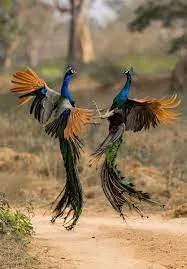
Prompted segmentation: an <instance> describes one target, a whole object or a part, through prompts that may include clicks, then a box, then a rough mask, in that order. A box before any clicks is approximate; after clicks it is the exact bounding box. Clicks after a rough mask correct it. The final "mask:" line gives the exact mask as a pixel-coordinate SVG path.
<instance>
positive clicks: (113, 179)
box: [90, 70, 180, 218]
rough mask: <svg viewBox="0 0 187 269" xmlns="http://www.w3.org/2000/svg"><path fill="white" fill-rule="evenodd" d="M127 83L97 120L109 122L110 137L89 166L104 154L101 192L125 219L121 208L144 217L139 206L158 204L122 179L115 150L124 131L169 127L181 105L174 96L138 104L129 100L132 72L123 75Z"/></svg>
mask: <svg viewBox="0 0 187 269" xmlns="http://www.w3.org/2000/svg"><path fill="white" fill-rule="evenodd" d="M123 74H124V75H125V76H126V78H127V79H126V83H125V85H124V87H123V88H122V89H121V91H120V92H119V93H118V94H117V96H116V97H115V98H114V100H113V103H112V106H111V107H110V109H109V110H108V111H107V112H106V114H105V115H100V118H108V121H109V134H108V136H107V137H106V138H105V140H104V141H103V142H102V143H101V145H100V146H99V147H98V148H97V149H96V150H95V152H94V153H93V154H92V157H93V158H92V159H91V162H90V165H92V164H94V163H97V162H98V161H99V159H100V158H101V156H102V155H103V154H105V160H104V163H103V165H102V168H101V184H102V188H103V191H104V193H105V195H106V197H107V199H108V200H109V202H110V204H111V205H112V206H113V208H114V209H115V210H116V211H117V212H118V213H119V214H120V216H122V218H124V214H123V207H124V206H128V207H129V208H130V209H134V210H135V211H137V212H138V213H139V214H140V215H141V216H143V213H142V211H141V209H140V208H139V206H138V202H140V201H144V202H148V203H157V202H156V201H154V200H153V199H152V198H151V196H150V194H149V193H147V192H143V191H140V190H137V189H136V187H135V186H134V184H132V182H130V181H129V180H128V179H127V178H126V177H124V176H122V175H121V172H120V171H119V170H118V168H117V165H116V164H115V160H116V157H117V153H118V150H119V148H120V146H121V144H122V142H123V134H124V132H125V131H129V130H131V131H133V132H139V131H141V130H143V129H145V130H147V129H149V128H150V127H154V128H155V127H157V126H158V125H159V124H160V123H164V124H170V123H172V122H173V121H174V120H176V119H177V117H178V116H179V114H178V113H176V112H173V111H170V109H173V108H176V107H177V106H178V105H179V104H180V100H177V95H174V96H172V97H170V98H165V97H164V98H161V99H155V98H144V99H140V100H133V99H129V98H128V97H129V91H130V88H131V81H132V71H131V70H126V71H124V72H123Z"/></svg>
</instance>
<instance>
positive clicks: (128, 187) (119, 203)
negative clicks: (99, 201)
mask: <svg viewBox="0 0 187 269" xmlns="http://www.w3.org/2000/svg"><path fill="white" fill-rule="evenodd" d="M121 143H122V136H121V137H120V138H118V139H117V140H116V141H115V142H114V143H113V144H112V146H110V147H109V148H108V150H107V151H106V158H105V161H104V163H103V166H102V168H101V184H102V188H103V191H104V193H105V195H106V197H107V199H108V200H109V202H110V204H111V205H112V206H113V208H114V209H115V210H116V211H117V212H118V213H119V214H120V216H121V217H122V218H124V214H123V207H124V206H125V205H127V206H128V207H129V209H134V210H135V211H136V212H137V213H139V214H140V215H141V216H142V217H143V213H142V211H141V210H140V208H139V207H138V205H137V203H138V202H141V201H144V202H148V203H157V202H155V201H153V200H152V199H151V197H150V195H149V194H148V193H147V192H142V191H139V190H136V188H135V186H134V185H133V184H132V183H131V182H130V181H129V180H128V179H126V178H125V177H123V176H122V175H121V173H120V171H119V170H118V168H117V165H116V164H115V160H116V157H117V153H118V150H119V147H120V145H121Z"/></svg>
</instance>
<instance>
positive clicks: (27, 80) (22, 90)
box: [10, 68, 47, 102]
mask: <svg viewBox="0 0 187 269" xmlns="http://www.w3.org/2000/svg"><path fill="white" fill-rule="evenodd" d="M12 77H13V78H12V80H11V82H12V83H13V87H12V88H11V89H10V91H11V92H14V93H18V94H26V93H31V92H34V91H36V90H38V89H40V88H42V87H44V86H47V85H46V83H45V81H44V80H43V79H41V78H40V77H39V76H38V75H37V74H36V73H35V72H34V71H33V70H32V69H30V68H27V69H26V70H24V71H17V72H16V73H14V74H13V75H12ZM25 102H26V101H25Z"/></svg>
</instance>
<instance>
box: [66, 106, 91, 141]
mask: <svg viewBox="0 0 187 269" xmlns="http://www.w3.org/2000/svg"><path fill="white" fill-rule="evenodd" d="M92 116H93V112H92V110H89V109H84V108H77V107H72V109H71V113H70V116H69V118H68V121H67V125H66V128H65V130H64V138H66V139H68V140H69V139H71V138H73V137H76V136H78V135H79V133H80V132H81V130H82V129H83V128H84V126H85V125H86V124H88V123H90V122H91V119H92Z"/></svg>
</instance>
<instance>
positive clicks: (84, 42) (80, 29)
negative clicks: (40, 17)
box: [68, 0, 94, 65]
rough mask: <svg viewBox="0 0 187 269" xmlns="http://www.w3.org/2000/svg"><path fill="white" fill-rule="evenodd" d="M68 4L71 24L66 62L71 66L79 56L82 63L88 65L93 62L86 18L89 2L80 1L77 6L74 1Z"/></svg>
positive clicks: (71, 0) (85, 0) (91, 43)
mask: <svg viewBox="0 0 187 269" xmlns="http://www.w3.org/2000/svg"><path fill="white" fill-rule="evenodd" d="M70 3H71V22H70V32H69V51H68V61H69V63H70V64H72V65H73V64H75V62H76V59H77V58H78V56H79V57H80V59H81V61H82V62H83V63H89V62H91V61H93V60H94V49H93V42H92V37H91V32H90V28H89V23H88V19H87V16H86V11H87V9H88V5H89V1H88V0H80V1H79V5H78V6H77V5H76V1H75V0H70Z"/></svg>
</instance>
